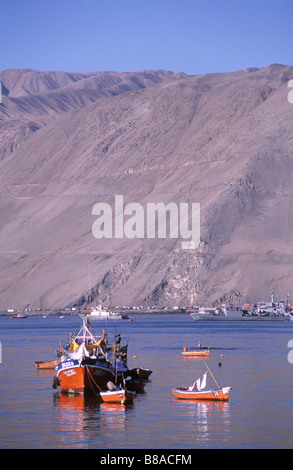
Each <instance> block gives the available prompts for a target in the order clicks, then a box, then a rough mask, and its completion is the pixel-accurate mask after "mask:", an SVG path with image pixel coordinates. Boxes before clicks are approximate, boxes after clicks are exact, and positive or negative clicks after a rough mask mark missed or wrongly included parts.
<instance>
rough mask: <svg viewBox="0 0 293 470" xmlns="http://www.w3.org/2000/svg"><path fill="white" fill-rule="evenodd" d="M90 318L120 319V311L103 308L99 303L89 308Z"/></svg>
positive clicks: (121, 316)
mask: <svg viewBox="0 0 293 470" xmlns="http://www.w3.org/2000/svg"><path fill="white" fill-rule="evenodd" d="M90 314H91V319H92V320H105V319H110V320H122V318H123V315H122V313H118V312H110V311H109V310H104V309H103V308H102V306H101V305H98V306H97V307H94V308H91V310H90Z"/></svg>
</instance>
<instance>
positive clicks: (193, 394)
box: [172, 387, 231, 401]
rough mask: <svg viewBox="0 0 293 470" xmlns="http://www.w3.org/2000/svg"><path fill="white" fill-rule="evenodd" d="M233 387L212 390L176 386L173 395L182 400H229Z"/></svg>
mask: <svg viewBox="0 0 293 470" xmlns="http://www.w3.org/2000/svg"><path fill="white" fill-rule="evenodd" d="M230 390H231V387H223V388H221V389H210V390H190V387H186V388H174V389H173V390H172V391H173V395H174V396H175V397H176V398H180V399H181V400H212V401H228V399H229V392H230Z"/></svg>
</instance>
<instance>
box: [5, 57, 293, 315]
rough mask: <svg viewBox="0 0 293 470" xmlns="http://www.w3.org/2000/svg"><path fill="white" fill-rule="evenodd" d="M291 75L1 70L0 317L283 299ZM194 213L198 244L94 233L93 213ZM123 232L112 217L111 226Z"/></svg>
mask: <svg viewBox="0 0 293 470" xmlns="http://www.w3.org/2000/svg"><path fill="white" fill-rule="evenodd" d="M292 78H293V66H283V65H278V64H274V65H271V66H269V67H266V68H263V69H256V68H251V69H247V70H242V71H237V72H231V73H226V74H216V73H215V74H208V75H201V76H188V75H186V74H184V73H180V74H175V73H172V72H169V71H162V70H159V71H141V72H135V73H130V72H129V73H127V72H125V73H115V72H93V73H88V74H78V73H65V72H37V71H32V70H3V71H0V81H2V83H3V85H4V87H5V88H3V90H5V93H3V96H2V104H0V214H1V226H0V246H1V248H0V271H1V277H0V307H1V308H7V307H12V306H13V307H24V306H31V307H39V306H40V307H53V306H65V305H74V304H82V303H83V302H85V301H86V299H87V296H88V287H89V283H90V287H91V296H92V299H93V300H94V301H95V303H96V302H101V303H103V304H104V305H141V304H142V305H165V306H173V305H181V306H182V305H194V304H212V303H215V302H219V301H222V300H227V299H229V298H235V293H236V292H241V293H242V295H243V300H245V301H251V302H256V301H257V300H263V299H267V300H269V296H270V290H271V288H272V287H273V288H274V291H275V297H277V298H278V299H281V298H283V299H284V298H285V296H286V294H287V292H288V291H290V290H291V291H292V286H293V277H292V274H293V273H292V259H291V258H292V253H293V190H292V189H291V180H292V176H293V105H292V104H290V103H289V102H288V99H287V97H288V91H289V89H288V81H289V80H290V79H292ZM115 195H123V198H124V203H125V204H127V203H139V204H140V205H141V206H142V207H143V208H145V207H146V205H147V204H148V203H159V202H163V203H164V204H167V203H169V202H173V203H176V204H177V206H178V207H179V204H180V203H186V202H188V203H189V204H192V203H200V218H201V225H200V244H199V246H198V247H197V248H196V249H194V250H184V249H182V239H181V238H180V237H178V238H170V237H168V236H167V238H166V239H165V238H161V239H160V238H158V237H156V238H153V239H152V238H147V237H146V236H144V237H142V238H132V239H130V238H127V237H125V236H123V237H122V238H115V237H112V238H102V239H97V238H95V237H94V236H93V233H92V226H93V223H94V221H95V219H96V218H97V217H96V216H94V215H93V214H92V210H93V207H94V205H95V204H96V203H100V202H105V203H108V204H109V206H111V207H112V208H114V201H115ZM125 220H127V217H126V216H125Z"/></svg>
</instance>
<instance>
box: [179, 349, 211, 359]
mask: <svg viewBox="0 0 293 470" xmlns="http://www.w3.org/2000/svg"><path fill="white" fill-rule="evenodd" d="M181 354H182V356H184V357H207V356H208V355H209V354H210V351H209V349H196V350H191V351H188V349H187V348H183V351H182V352H181Z"/></svg>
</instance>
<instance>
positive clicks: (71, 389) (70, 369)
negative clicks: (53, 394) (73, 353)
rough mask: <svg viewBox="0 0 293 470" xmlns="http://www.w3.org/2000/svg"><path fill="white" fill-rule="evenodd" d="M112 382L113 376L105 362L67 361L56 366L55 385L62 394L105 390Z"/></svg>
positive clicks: (109, 366)
mask: <svg viewBox="0 0 293 470" xmlns="http://www.w3.org/2000/svg"><path fill="white" fill-rule="evenodd" d="M114 380H115V374H114V372H113V370H112V368H111V365H110V364H109V363H107V362H106V361H100V360H96V361H92V363H90V362H89V361H82V363H81V364H79V361H78V360H69V361H61V362H60V364H59V365H58V371H57V374H56V380H55V385H57V386H59V387H60V388H61V391H62V392H64V393H74V394H81V395H82V394H84V393H86V392H95V393H99V392H100V391H101V390H107V383H108V382H109V381H112V382H113V381H114ZM53 384H54V383H53ZM53 386H54V385H53Z"/></svg>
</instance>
